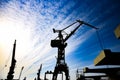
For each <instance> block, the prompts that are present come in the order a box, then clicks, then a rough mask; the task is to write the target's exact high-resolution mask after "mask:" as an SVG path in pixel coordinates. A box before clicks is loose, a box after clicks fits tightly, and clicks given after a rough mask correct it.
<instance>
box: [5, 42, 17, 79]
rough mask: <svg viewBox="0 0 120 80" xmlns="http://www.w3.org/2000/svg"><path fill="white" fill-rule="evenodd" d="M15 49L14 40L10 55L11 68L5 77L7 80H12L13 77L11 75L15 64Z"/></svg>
mask: <svg viewBox="0 0 120 80" xmlns="http://www.w3.org/2000/svg"><path fill="white" fill-rule="evenodd" d="M15 49H16V40H15V42H14V46H13V54H12V61H11V67H10V69H9V72H8V75H7V80H13V77H14V75H13V73H14V69H15V64H16V60H15Z"/></svg>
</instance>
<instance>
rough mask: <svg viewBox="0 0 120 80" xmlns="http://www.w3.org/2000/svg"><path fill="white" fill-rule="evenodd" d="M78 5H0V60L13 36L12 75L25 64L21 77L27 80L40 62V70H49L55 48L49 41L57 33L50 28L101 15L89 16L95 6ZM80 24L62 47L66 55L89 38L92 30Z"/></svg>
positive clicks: (21, 3) (89, 19)
mask: <svg viewBox="0 0 120 80" xmlns="http://www.w3.org/2000/svg"><path fill="white" fill-rule="evenodd" d="M88 3H89V2H88ZM78 4H79V3H78V1H67V0H66V1H64V2H63V1H44V0H43V1H41V0H40V1H39V0H35V1H32V0H29V1H28V0H25V1H22V0H21V1H16V0H10V1H8V2H6V3H5V4H3V5H4V7H0V37H1V39H0V45H1V46H0V50H3V52H4V53H0V55H2V54H4V55H5V58H4V59H2V62H5V61H6V60H7V58H8V55H9V53H10V51H11V50H12V47H13V45H12V44H13V42H14V39H17V47H16V59H17V63H16V65H17V66H16V69H15V78H17V77H18V75H19V72H20V69H21V67H22V66H24V67H25V68H24V70H23V76H22V79H23V77H25V76H26V77H27V76H29V77H28V78H27V79H29V80H31V79H34V78H35V77H36V73H37V70H38V68H39V65H40V64H43V67H44V68H43V73H44V72H45V70H46V69H51V70H52V69H53V68H54V66H55V61H56V60H55V56H57V49H53V48H51V46H50V41H51V39H55V38H56V36H57V34H53V32H52V29H53V28H56V29H62V28H64V27H65V26H68V25H69V24H71V23H73V22H74V21H75V20H76V19H82V20H86V21H87V22H91V23H94V21H97V20H98V18H101V15H98V17H96V18H93V17H94V16H91V15H92V14H93V13H94V12H95V11H96V8H93V7H90V6H89V7H90V8H87V3H83V4H82V3H80V4H79V5H78ZM53 5H54V6H53ZM1 6H2V5H1ZM100 6H101V4H99V5H97V4H96V7H100ZM85 8H86V9H85ZM113 9H114V7H113V8H111V10H113ZM88 12H89V13H88ZM96 12H97V11H96ZM108 13H109V10H108V11H105V12H104V13H103V14H108ZM94 24H95V23H94ZM101 26H106V24H105V23H104V24H102V23H101V24H97V27H101ZM75 27H76V26H73V28H70V29H69V30H66V32H68V33H70V31H72V30H73V29H74V28H75ZM84 27H86V26H81V27H80V29H78V31H77V32H76V34H74V35H73V36H72V37H71V38H70V40H68V41H67V42H68V43H69V44H68V46H67V48H66V57H68V56H69V55H70V54H73V53H72V52H74V51H75V50H76V49H77V48H78V47H80V45H82V44H83V43H84V42H86V41H87V40H88V39H89V38H90V37H93V35H94V33H95V30H93V29H90V28H87V29H86V28H84ZM6 49H7V50H6ZM81 50H82V49H81ZM81 52H82V51H81ZM94 52H96V51H94ZM11 54H12V52H11ZM73 55H74V54H73ZM91 55H92V54H91ZM79 61H80V60H79ZM73 62H75V61H73ZM9 63H10V62H9ZM88 63H89V62H88ZM3 64H5V63H3ZM73 64H75V65H74V66H70V68H73V69H74V70H75V69H76V67H80V66H83V65H84V62H82V61H81V63H71V64H70V65H73ZM79 65H80V66H79ZM0 66H1V64H0ZM3 66H4V65H2V67H3ZM9 66H10V64H7V67H6V71H2V72H4V74H5V75H2V78H6V74H7V72H8V69H9ZM2 67H0V69H1V68H2ZM42 76H43V75H42ZM72 77H73V76H72ZM74 77H75V76H74ZM74 77H73V78H74ZM73 78H72V79H73Z"/></svg>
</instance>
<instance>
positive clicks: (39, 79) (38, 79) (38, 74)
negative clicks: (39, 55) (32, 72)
mask: <svg viewBox="0 0 120 80" xmlns="http://www.w3.org/2000/svg"><path fill="white" fill-rule="evenodd" d="M41 69H42V64H41V65H40V68H39V70H38V73H37V80H41V78H40V72H41Z"/></svg>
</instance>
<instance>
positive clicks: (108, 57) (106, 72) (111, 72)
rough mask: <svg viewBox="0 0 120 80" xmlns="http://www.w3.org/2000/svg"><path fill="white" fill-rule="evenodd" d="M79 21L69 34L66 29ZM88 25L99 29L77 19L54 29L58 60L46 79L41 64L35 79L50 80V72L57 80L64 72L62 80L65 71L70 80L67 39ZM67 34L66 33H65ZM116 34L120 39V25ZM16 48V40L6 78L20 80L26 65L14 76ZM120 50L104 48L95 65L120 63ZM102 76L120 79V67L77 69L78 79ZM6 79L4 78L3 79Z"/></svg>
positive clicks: (52, 43) (52, 41) (54, 42)
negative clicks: (42, 76) (61, 27)
mask: <svg viewBox="0 0 120 80" xmlns="http://www.w3.org/2000/svg"><path fill="white" fill-rule="evenodd" d="M76 23H79V25H78V26H76V28H75V29H74V30H72V31H71V32H70V33H69V34H68V33H66V32H65V30H66V29H68V28H69V27H71V26H73V25H74V24H76ZM83 24H84V25H87V26H89V27H91V28H94V29H95V30H97V29H98V28H96V27H94V26H92V25H90V24H88V23H86V22H84V21H81V20H76V22H74V23H72V24H71V25H69V26H67V27H65V28H63V29H61V30H56V29H53V32H54V33H58V36H57V38H55V39H53V40H51V47H53V48H58V54H57V62H56V65H55V68H54V71H46V72H45V75H44V79H41V78H40V73H41V69H42V64H41V65H40V68H39V69H38V73H37V77H36V78H34V80H49V79H47V77H46V76H47V75H48V74H52V80H57V76H58V74H62V80H63V73H65V80H70V75H69V68H68V65H67V63H66V61H65V48H66V47H67V43H66V41H67V40H68V39H69V38H70V37H71V36H72V35H73V34H74V33H75V32H76V30H77V29H78V28H79V27H80V26H81V25H83ZM64 34H65V35H64ZM115 35H116V37H117V38H118V39H120V25H119V26H118V27H117V28H116V30H115ZM15 49H16V40H15V42H14V46H13V54H12V60H11V66H10V69H9V72H8V75H7V79H5V80H20V78H21V75H22V71H23V69H24V67H22V68H21V71H20V75H19V78H18V79H13V78H14V75H13V74H14V69H15V65H16V59H15ZM119 61H120V52H113V51H111V50H110V49H103V50H102V51H101V52H100V54H99V55H98V56H97V57H96V58H95V59H94V65H95V66H102V65H107V66H109V65H112V66H113V65H115V66H116V65H120V62H119ZM86 73H97V74H98V73H103V75H91V76H86V75H85V74H86ZM102 77H107V78H108V80H120V67H105V68H88V67H85V68H84V69H82V70H79V69H78V70H77V71H76V80H101V78H102ZM26 79H27V77H24V79H23V80H26ZM1 80H4V79H1Z"/></svg>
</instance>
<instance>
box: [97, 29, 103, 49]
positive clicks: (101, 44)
mask: <svg viewBox="0 0 120 80" xmlns="http://www.w3.org/2000/svg"><path fill="white" fill-rule="evenodd" d="M96 34H97V37H98V41H99V44H100V47H101V49H102V50H103V49H104V46H103V43H102V40H101V38H100V34H99V32H98V31H97V30H96Z"/></svg>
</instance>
